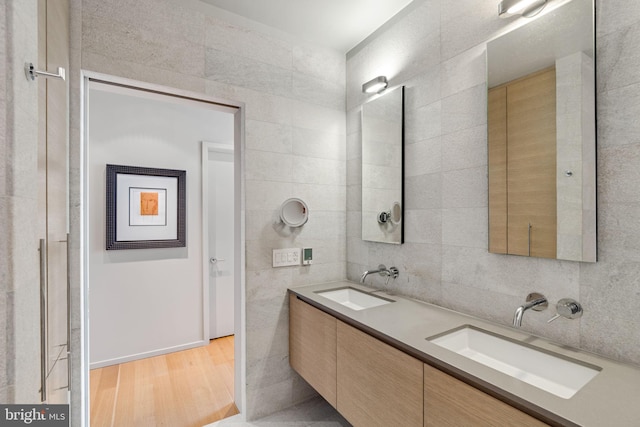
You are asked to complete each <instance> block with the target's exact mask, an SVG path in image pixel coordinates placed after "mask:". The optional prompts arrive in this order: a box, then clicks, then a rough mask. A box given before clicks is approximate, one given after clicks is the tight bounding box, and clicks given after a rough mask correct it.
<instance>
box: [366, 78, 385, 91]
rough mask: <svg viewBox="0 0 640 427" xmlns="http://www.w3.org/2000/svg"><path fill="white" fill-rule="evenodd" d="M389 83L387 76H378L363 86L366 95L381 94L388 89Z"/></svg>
mask: <svg viewBox="0 0 640 427" xmlns="http://www.w3.org/2000/svg"><path fill="white" fill-rule="evenodd" d="M388 85H389V83H388V82H387V77H386V76H378V77H376V78H375V79H373V80H369V81H368V82H366V83H365V84H363V85H362V91H363V92H364V93H380V92H382V91H383V90H385V89H386V88H387V86H388Z"/></svg>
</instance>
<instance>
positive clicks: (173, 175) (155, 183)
mask: <svg viewBox="0 0 640 427" xmlns="http://www.w3.org/2000/svg"><path fill="white" fill-rule="evenodd" d="M186 175H187V172H186V171H183V170H174V169H155V168H145V167H137V166H122V165H107V221H106V223H107V242H106V247H107V250H116V249H151V248H176V247H184V246H185V245H186V199H185V193H186V183H185V180H186Z"/></svg>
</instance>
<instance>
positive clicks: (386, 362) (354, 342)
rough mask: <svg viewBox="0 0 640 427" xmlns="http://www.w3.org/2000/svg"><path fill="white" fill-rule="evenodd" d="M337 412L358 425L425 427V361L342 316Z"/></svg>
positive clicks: (339, 333)
mask: <svg viewBox="0 0 640 427" xmlns="http://www.w3.org/2000/svg"><path fill="white" fill-rule="evenodd" d="M337 374H338V406H337V409H338V411H339V412H340V413H341V414H342V415H343V416H344V417H345V418H346V419H347V420H348V421H349V422H350V423H351V424H353V425H354V426H356V427H359V426H362V427H372V426H403V427H411V426H422V422H423V420H422V417H423V410H422V406H423V402H422V393H423V390H422V387H423V385H422V376H423V368H422V362H420V361H419V360H417V359H414V358H413V357H411V356H409V355H407V354H405V353H403V352H402V351H400V350H397V349H395V348H393V347H391V346H389V345H387V344H385V343H383V342H382V341H380V340H378V339H376V338H373V337H371V336H369V335H367V334H366V333H364V332H361V331H359V330H357V329H355V328H353V327H351V326H349V325H347V324H345V323H343V322H340V321H338V371H337Z"/></svg>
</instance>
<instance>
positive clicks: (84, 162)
mask: <svg viewBox="0 0 640 427" xmlns="http://www.w3.org/2000/svg"><path fill="white" fill-rule="evenodd" d="M80 77H81V82H80V164H79V167H80V182H79V183H77V188H75V189H74V190H75V191H76V193H77V194H79V196H80V200H81V203H80V217H79V219H78V221H79V222H80V224H79V229H80V236H79V242H80V247H79V254H77V256H78V257H79V260H80V268H81V271H80V281H81V283H80V285H79V287H80V289H79V291H80V307H79V310H80V319H79V323H80V324H79V325H74V326H75V327H76V328H77V330H78V331H79V336H77V335H76V337H77V338H78V339H79V342H80V360H81V362H80V366H76V367H73V371H75V373H76V375H78V376H79V377H80V382H81V390H80V401H81V405H82V407H81V419H82V423H83V425H90V414H91V413H90V408H89V399H90V396H89V392H90V388H89V366H90V363H89V342H90V337H89V327H88V326H89V325H88V320H89V308H90V307H89V271H88V270H89V269H88V258H89V252H88V251H89V247H88V231H89V209H88V207H87V203H88V200H89V198H88V173H87V171H88V149H89V146H88V144H89V140H88V126H87V119H88V114H89V111H88V93H89V83H90V81H96V82H101V83H106V84H111V85H114V86H121V87H128V88H131V89H135V90H142V91H147V92H152V93H157V94H162V95H167V96H173V97H178V98H182V99H185V100H193V101H198V102H206V103H211V104H218V105H222V106H226V107H233V108H236V111H235V113H234V141H233V148H234V150H233V152H234V214H235V217H236V221H235V223H234V258H235V261H236V262H235V265H234V275H235V279H234V280H235V285H236V286H235V292H234V294H235V295H234V297H235V298H234V300H235V301H234V306H235V307H234V310H235V314H234V317H235V319H234V323H235V335H234V353H235V355H234V357H235V360H234V402H235V404H236V407H237V408H238V411H239V414H238V415H236V416H235V418H236V419H240V420H245V419H246V411H245V404H246V380H245V379H246V320H245V319H246V313H245V306H246V304H245V293H246V291H245V288H246V271H245V264H246V263H245V255H244V254H245V196H244V194H245V183H244V158H245V150H244V147H245V135H244V129H245V104H244V103H243V102H238V101H230V100H227V99H223V98H217V97H212V96H208V95H205V94H203V93H198V92H191V91H187V90H182V89H176V88H172V87H168V86H163V85H158V84H153V83H146V82H141V81H137V80H132V79H127V78H122V77H116V76H112V75H108V74H103V73H97V72H92V71H86V70H81V72H80ZM205 267H206V266H205ZM205 267H203V268H205ZM202 292H203V293H202V295H203V299H204V298H205V296H207V297H208V294H209V291H208V282H207V286H204V280H203V289H202ZM203 304H205V305H208V301H207V300H205V301H204V302H203ZM206 313H208V308H207V312H206ZM208 321H209V318H208V315H206V314H205V312H203V325H204V328H203V332H204V333H205V335H203V338H204V339H205V342H208V341H209V338H208V330H209V327H208ZM78 371H79V372H78Z"/></svg>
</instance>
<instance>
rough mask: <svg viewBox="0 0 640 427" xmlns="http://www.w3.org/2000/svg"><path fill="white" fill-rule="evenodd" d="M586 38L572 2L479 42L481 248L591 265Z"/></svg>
mask: <svg viewBox="0 0 640 427" xmlns="http://www.w3.org/2000/svg"><path fill="white" fill-rule="evenodd" d="M522 19H524V18H522ZM593 40H594V39H593V3H592V1H591V0H573V1H571V2H569V3H567V4H565V5H563V6H561V7H559V8H556V9H555V10H552V11H550V12H548V13H547V14H545V15H544V16H542V17H540V18H539V19H537V20H534V21H531V22H529V23H527V24H526V25H524V26H522V27H520V28H518V29H516V30H514V31H512V32H510V33H507V34H505V35H503V36H501V37H500V38H497V39H495V40H492V41H490V42H489V43H488V44H487V59H488V73H489V74H488V82H489V85H488V86H489V93H488V109H487V111H488V127H487V129H488V176H489V244H488V247H489V252H492V253H499V254H510V255H521V256H532V257H541V258H553V259H565V260H574V261H590V262H594V261H595V260H596V231H595V227H596V222H595V214H596V207H595V77H594V66H593V64H594V61H593V52H594V47H593Z"/></svg>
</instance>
